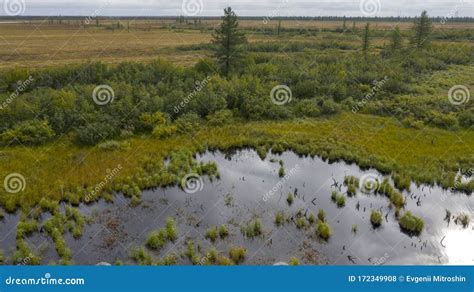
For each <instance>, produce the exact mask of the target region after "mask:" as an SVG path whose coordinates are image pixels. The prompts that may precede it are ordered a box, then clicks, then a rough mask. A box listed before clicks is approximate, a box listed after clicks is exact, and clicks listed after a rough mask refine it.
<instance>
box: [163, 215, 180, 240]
mask: <svg viewBox="0 0 474 292" xmlns="http://www.w3.org/2000/svg"><path fill="white" fill-rule="evenodd" d="M166 237H167V238H168V240H171V241H175V240H176V239H177V238H178V231H177V229H176V224H175V222H174V219H173V218H171V217H168V219H166Z"/></svg>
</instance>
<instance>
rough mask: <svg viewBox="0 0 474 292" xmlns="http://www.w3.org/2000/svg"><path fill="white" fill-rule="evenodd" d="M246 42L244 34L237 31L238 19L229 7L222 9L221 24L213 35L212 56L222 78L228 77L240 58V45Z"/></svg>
mask: <svg viewBox="0 0 474 292" xmlns="http://www.w3.org/2000/svg"><path fill="white" fill-rule="evenodd" d="M246 42H247V38H246V37H245V34H244V33H242V32H241V31H240V30H239V22H238V17H237V15H236V14H235V12H234V11H232V8H231V7H227V8H226V9H224V17H223V18H222V23H221V24H220V26H219V27H218V28H217V29H216V30H215V32H214V34H213V39H212V43H213V44H214V45H215V46H214V47H215V48H214V55H215V56H216V58H217V60H218V62H219V64H220V65H221V68H222V73H223V75H224V76H226V77H227V76H229V73H230V71H231V70H232V67H234V66H235V65H237V64H238V62H239V60H240V59H241V57H242V46H241V45H242V44H244V43H246Z"/></svg>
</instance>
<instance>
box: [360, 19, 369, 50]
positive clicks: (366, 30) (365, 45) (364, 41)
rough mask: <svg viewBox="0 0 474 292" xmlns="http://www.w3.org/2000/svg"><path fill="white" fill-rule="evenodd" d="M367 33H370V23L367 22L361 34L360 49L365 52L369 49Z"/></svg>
mask: <svg viewBox="0 0 474 292" xmlns="http://www.w3.org/2000/svg"><path fill="white" fill-rule="evenodd" d="M369 34H370V23H368V22H367V24H366V25H365V28H364V34H363V36H362V51H363V52H364V53H365V54H367V51H368V50H369Z"/></svg>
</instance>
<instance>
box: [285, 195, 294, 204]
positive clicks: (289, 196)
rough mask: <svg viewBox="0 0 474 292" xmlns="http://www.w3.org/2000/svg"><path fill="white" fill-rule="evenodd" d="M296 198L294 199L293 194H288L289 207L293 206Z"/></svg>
mask: <svg viewBox="0 0 474 292" xmlns="http://www.w3.org/2000/svg"><path fill="white" fill-rule="evenodd" d="M294 200H295V199H294V197H293V194H292V193H288V196H287V197H286V202H287V203H288V205H290V206H291V205H292V204H293V201H294Z"/></svg>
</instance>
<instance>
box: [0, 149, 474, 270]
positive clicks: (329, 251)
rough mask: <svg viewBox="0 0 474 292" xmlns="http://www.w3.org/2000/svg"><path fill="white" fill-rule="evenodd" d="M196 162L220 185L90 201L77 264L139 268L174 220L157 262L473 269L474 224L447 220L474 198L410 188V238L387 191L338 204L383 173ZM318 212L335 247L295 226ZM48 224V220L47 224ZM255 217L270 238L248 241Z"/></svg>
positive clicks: (3, 237) (289, 159)
mask: <svg viewBox="0 0 474 292" xmlns="http://www.w3.org/2000/svg"><path fill="white" fill-rule="evenodd" d="M197 160H199V161H204V162H209V161H215V162H216V163H217V165H218V170H219V172H220V179H219V180H214V181H212V182H211V181H209V180H208V179H207V177H205V178H203V179H202V181H198V186H197V188H198V189H197V190H198V191H197V192H195V193H191V194H189V193H186V192H184V191H183V190H182V189H181V188H179V187H171V188H166V189H163V188H158V189H155V190H147V191H144V192H143V194H142V203H141V204H140V205H138V206H136V207H132V206H131V205H130V200H129V199H127V198H124V197H123V196H122V195H117V196H116V197H115V198H114V202H113V203H107V202H105V201H103V200H101V201H100V202H98V203H95V204H92V205H81V206H80V207H79V211H80V213H82V214H83V215H86V216H89V217H91V218H92V222H91V224H89V225H87V224H86V226H85V227H84V232H83V235H82V237H81V238H79V239H74V238H73V237H72V236H71V235H70V234H69V233H66V234H65V239H66V241H67V244H68V246H69V247H70V249H71V251H72V254H73V262H74V264H77V265H94V264H97V263H99V262H109V263H114V262H116V261H117V260H121V261H122V262H124V263H126V264H134V262H133V261H132V260H131V259H130V251H131V250H132V248H133V247H137V246H144V245H145V242H146V239H147V236H148V234H149V233H150V232H151V231H154V230H157V229H160V228H163V227H164V226H165V224H166V218H167V217H173V218H174V219H175V221H176V225H177V229H178V239H177V240H176V241H175V242H169V243H167V244H166V245H165V247H164V248H163V249H162V250H161V251H159V252H155V251H149V252H150V254H151V255H153V257H154V259H156V258H159V257H160V258H162V257H164V256H166V255H167V254H169V253H175V254H177V255H178V257H179V259H178V264H190V261H189V260H188V259H187V258H185V257H184V256H183V257H180V255H182V254H183V253H184V252H185V251H186V244H187V242H188V240H192V241H193V242H194V244H195V245H196V246H197V245H198V243H199V245H200V246H202V252H201V254H202V255H203V254H205V251H207V250H209V248H211V247H212V246H214V247H215V248H216V249H217V250H218V251H219V252H221V253H222V254H224V255H226V256H228V251H229V248H230V247H232V246H243V247H245V248H246V249H247V255H246V259H245V261H244V263H243V264H246V265H273V264H275V263H277V262H288V261H289V259H290V258H292V257H295V258H297V259H299V260H300V262H301V264H330V265H354V264H356V265H370V264H374V265H379V264H385V265H392V264H393V265H395V264H402V265H404V264H418V265H421V264H429V265H431V264H434V265H437V264H467V265H472V264H474V249H473V248H472V247H473V245H474V229H473V224H472V223H471V224H470V225H469V226H467V227H466V228H464V227H463V226H461V225H457V224H456V223H455V220H454V218H451V220H450V221H448V220H446V219H445V215H446V211H445V210H446V209H447V210H450V211H451V212H452V217H454V216H457V215H459V214H461V213H465V214H468V215H469V216H470V217H471V220H472V218H473V215H474V211H473V210H474V199H473V197H472V196H468V195H466V194H461V193H451V192H450V191H448V190H442V189H441V188H438V187H429V186H423V185H422V186H419V187H417V186H416V185H415V184H412V185H411V190H410V191H409V192H408V191H405V192H403V195H404V196H405V197H406V206H405V210H408V211H411V212H412V213H413V214H414V215H415V216H419V217H421V218H422V219H423V220H424V222H425V228H424V230H423V232H422V233H421V234H420V235H419V236H409V235H407V234H405V233H404V232H402V230H401V229H400V227H399V224H398V221H397V220H396V219H395V215H394V213H395V212H394V209H391V208H389V200H388V198H387V197H385V196H383V195H375V194H364V193H362V192H361V191H360V190H357V194H356V195H355V196H353V197H349V196H347V195H345V196H346V202H345V206H344V207H342V208H338V207H337V205H336V204H335V203H334V202H333V201H332V200H331V192H332V191H333V190H339V188H340V191H341V193H343V194H345V193H346V187H345V186H344V185H343V180H344V177H345V176H346V175H353V176H356V177H359V178H361V177H362V176H364V175H368V174H371V175H375V176H380V177H382V176H381V175H380V174H379V173H378V172H377V171H375V170H361V169H360V168H359V167H358V166H356V165H354V164H352V165H348V164H346V163H343V162H338V163H332V164H329V163H327V162H324V161H322V160H321V159H319V158H314V159H313V158H309V157H298V156H297V155H295V154H294V153H292V152H285V153H283V154H282V155H270V154H269V155H268V156H267V158H266V159H265V160H264V161H262V160H261V159H260V158H259V156H258V155H257V154H256V152H254V151H252V150H243V151H238V152H236V153H233V154H232V155H229V154H223V153H220V152H215V153H211V152H207V153H205V154H203V155H199V156H198V157H197ZM280 160H282V161H283V163H284V168H285V171H286V176H285V177H284V178H280V177H279V173H278V172H279V168H280V164H279V161H280ZM201 188H202V189H201ZM288 193H292V194H294V195H295V197H294V202H293V203H292V204H291V206H290V205H289V204H288V202H287V195H288ZM318 209H323V210H324V211H325V212H326V221H327V222H328V223H329V225H330V226H331V229H332V236H331V237H330V239H329V240H328V241H327V242H326V241H322V240H320V239H318V238H317V237H316V236H315V224H313V225H311V226H309V227H305V228H301V229H298V228H297V226H296V224H295V222H294V219H295V218H296V214H297V213H298V211H299V212H300V214H306V216H308V215H309V214H310V213H311V212H312V213H313V214H314V215H315V216H316V215H317V214H318ZM374 209H375V210H380V211H381V212H382V214H383V223H382V226H381V227H379V228H376V229H374V228H373V227H372V225H371V223H370V219H369V218H370V213H371V211H372V210H374ZM278 211H283V212H284V214H285V217H288V218H290V219H289V221H288V222H285V223H284V224H283V225H281V226H276V224H275V215H276V213H277V212H278ZM401 213H403V211H402V212H401ZM47 218H48V216H45V215H43V217H42V220H45V219H47ZM254 218H260V220H261V222H262V225H263V235H262V236H257V237H254V238H245V237H244V236H243V234H242V232H241V227H242V226H245V225H246V224H247V223H248V222H250V221H251V220H252V219H254ZM291 218H293V220H292V219H291ZM18 220H19V215H18V214H13V215H11V214H10V215H6V216H5V218H4V220H2V221H0V249H3V250H4V251H5V255H6V256H8V257H10V256H11V254H12V253H13V251H14V248H15V227H16V223H17V222H18ZM306 223H308V222H307V221H306ZM221 224H226V225H227V227H228V229H229V232H230V235H229V236H228V237H227V238H225V239H219V238H218V239H217V240H216V242H214V243H212V242H210V241H209V240H208V239H206V238H205V236H204V235H205V233H206V230H208V229H209V228H210V227H211V226H220V225H221ZM354 226H356V229H357V231H356V232H354V231H353V227H354ZM26 240H27V242H28V244H29V245H30V247H31V248H32V249H33V250H35V251H36V252H37V253H39V254H40V255H41V257H42V262H43V263H44V264H48V263H50V262H52V261H57V260H58V256H57V254H56V251H55V249H54V243H53V241H52V240H51V238H49V237H48V236H46V235H45V234H44V233H35V234H33V235H32V236H30V237H28V238H27V239H26Z"/></svg>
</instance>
